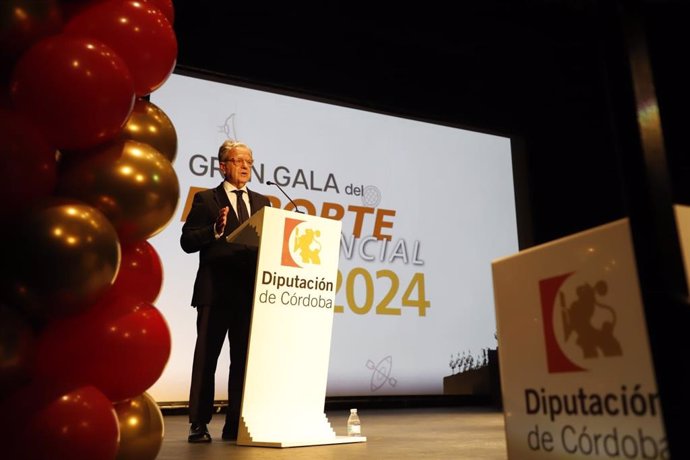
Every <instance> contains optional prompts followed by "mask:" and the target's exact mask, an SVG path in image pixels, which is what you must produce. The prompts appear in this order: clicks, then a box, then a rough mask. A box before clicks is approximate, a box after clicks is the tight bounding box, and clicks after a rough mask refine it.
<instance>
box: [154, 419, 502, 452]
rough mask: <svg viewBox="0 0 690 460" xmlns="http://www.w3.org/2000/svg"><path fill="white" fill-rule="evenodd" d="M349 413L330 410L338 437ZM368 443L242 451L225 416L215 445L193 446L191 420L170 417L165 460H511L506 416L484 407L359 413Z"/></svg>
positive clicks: (216, 428) (214, 425) (214, 429)
mask: <svg viewBox="0 0 690 460" xmlns="http://www.w3.org/2000/svg"><path fill="white" fill-rule="evenodd" d="M348 414H349V411H348V410H337V411H335V410H334V411H328V412H327V415H328V419H329V421H330V422H331V425H332V426H333V428H334V429H335V432H336V434H337V435H338V436H344V435H345V433H346V419H347V416H348ZM359 414H360V419H361V421H362V434H363V435H364V436H366V437H367V442H366V443H361V444H341V445H330V446H313V447H293V448H286V449H276V448H265V447H241V446H237V445H236V444H235V442H225V441H221V439H220V431H221V429H222V426H223V415H216V416H215V417H214V420H213V421H212V422H211V425H210V426H209V430H210V431H211V436H213V437H214V440H213V442H212V443H211V444H189V443H187V430H188V428H189V425H188V423H187V416H186V415H167V416H165V438H164V440H163V446H162V447H161V451H160V454H159V455H158V459H159V460H191V459H194V460H216V459H218V460H220V459H224V460H225V459H239V460H249V459H251V460H256V459H291V460H316V459H319V460H321V459H348V460H349V459H402V458H413V459H435V460H439V459H496V460H498V459H501V460H504V459H505V458H506V443H505V433H504V421H503V413H502V412H499V411H496V410H495V409H484V408H478V407H469V408H468V407H447V408H406V409H362V408H360V409H359Z"/></svg>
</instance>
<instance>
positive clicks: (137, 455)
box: [114, 393, 164, 460]
mask: <svg viewBox="0 0 690 460" xmlns="http://www.w3.org/2000/svg"><path fill="white" fill-rule="evenodd" d="M114 407H115V412H116V413H117V419H118V422H119V424H120V447H119V449H118V451H117V457H115V458H116V459H118V460H149V459H151V460H152V459H154V458H156V456H157V455H158V452H159V451H160V448H161V445H162V444H163V434H164V425H163V414H162V413H161V410H160V408H159V407H158V404H156V401H154V400H153V398H152V397H151V396H150V395H149V394H148V393H143V394H142V395H140V396H137V397H136V398H132V399H130V400H127V401H124V402H120V403H117V404H115V405H114Z"/></svg>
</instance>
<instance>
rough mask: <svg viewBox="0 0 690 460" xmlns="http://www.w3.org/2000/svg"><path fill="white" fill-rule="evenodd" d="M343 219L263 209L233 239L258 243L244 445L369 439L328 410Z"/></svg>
mask: <svg viewBox="0 0 690 460" xmlns="http://www.w3.org/2000/svg"><path fill="white" fill-rule="evenodd" d="M340 231H341V222H340V221H336V220H331V219H324V218H320V217H315V216H310V215H305V214H299V213H296V212H293V211H285V210H282V209H275V208H270V207H267V208H263V209H261V210H260V211H259V212H257V213H256V214H254V215H253V216H252V217H251V218H250V219H249V220H248V221H247V222H245V223H244V224H243V225H242V226H241V227H239V228H238V229H237V230H235V231H234V232H233V233H232V234H231V235H229V236H228V237H227V241H228V242H233V243H239V244H246V245H248V246H252V247H257V248H258V260H257V271H256V279H255V284H254V301H253V310H252V319H251V329H250V336H249V348H248V355H247V370H246V374H245V381H244V395H243V398H242V408H241V417H240V427H239V432H238V437H237V444H238V445H241V446H262V447H297V446H313V445H324V444H345V443H356V442H365V441H366V437H349V436H336V434H335V431H334V430H333V428H332V427H331V424H330V422H329V421H328V418H327V417H326V414H325V412H324V403H325V399H326V383H327V378H328V361H329V357H330V348H331V331H332V327H333V311H334V303H335V292H336V282H337V274H338V257H339V248H340Z"/></svg>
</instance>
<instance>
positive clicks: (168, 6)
mask: <svg viewBox="0 0 690 460" xmlns="http://www.w3.org/2000/svg"><path fill="white" fill-rule="evenodd" d="M144 1H146V2H148V3H151V4H153V5H154V6H155V7H156V8H158V9H159V10H161V13H163V14H164V15H165V17H166V19H167V20H168V21H169V22H170V24H174V23H175V7H174V6H173V2H172V0H144Z"/></svg>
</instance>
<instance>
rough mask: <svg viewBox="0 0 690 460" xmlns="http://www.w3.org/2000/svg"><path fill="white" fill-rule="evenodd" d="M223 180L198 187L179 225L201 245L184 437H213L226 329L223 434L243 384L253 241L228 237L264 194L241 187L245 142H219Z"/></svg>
mask: <svg viewBox="0 0 690 460" xmlns="http://www.w3.org/2000/svg"><path fill="white" fill-rule="evenodd" d="M218 160H219V161H220V170H221V172H222V173H223V176H224V177H225V180H224V181H223V182H222V183H221V184H220V185H219V186H218V187H216V188H214V189H210V190H205V191H202V192H198V193H197V194H196V195H195V196H194V201H193V202H192V207H191V209H190V211H189V214H188V215H187V219H186V221H185V223H184V225H183V226H182V236H181V238H180V244H181V246H182V249H183V250H184V251H185V252H187V253H192V252H197V251H199V269H198V271H197V275H196V281H195V282H194V293H193V296H192V306H194V307H196V309H197V339H196V346H195V349H194V364H193V366H192V384H191V388H190V394H189V421H190V423H191V427H190V430H189V438H188V440H189V442H211V435H210V434H209V432H208V428H207V424H208V423H209V422H210V421H211V415H212V413H213V400H214V381H215V372H216V365H217V361H218V356H219V354H220V350H221V348H222V347H223V342H224V341H225V336H226V335H227V336H228V339H229V342H230V375H229V379H228V401H229V404H228V410H227V413H226V416H225V425H224V427H223V433H222V438H223V439H224V440H234V439H237V429H238V424H239V417H240V404H241V402H242V386H243V383H244V371H245V364H246V358H247V342H248V339H249V322H250V319H251V305H252V297H253V293H254V278H255V275H256V249H252V248H248V247H246V246H244V245H239V244H233V243H228V242H226V240H225V237H226V236H227V235H229V234H230V233H232V232H233V231H234V230H235V229H236V228H237V227H239V225H240V224H241V222H243V221H244V220H246V219H247V218H248V216H249V215H251V214H254V213H255V212H257V211H258V210H259V209H261V208H263V207H264V206H270V202H269V200H268V198H266V197H265V196H263V195H260V194H258V193H256V192H253V191H251V190H249V189H247V186H246V185H247V182H249V180H250V178H251V173H252V164H253V162H254V159H253V155H252V151H251V149H250V148H249V147H248V146H247V145H245V144H243V143H240V142H235V141H225V142H224V143H223V144H222V145H221V146H220V149H219V150H218Z"/></svg>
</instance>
